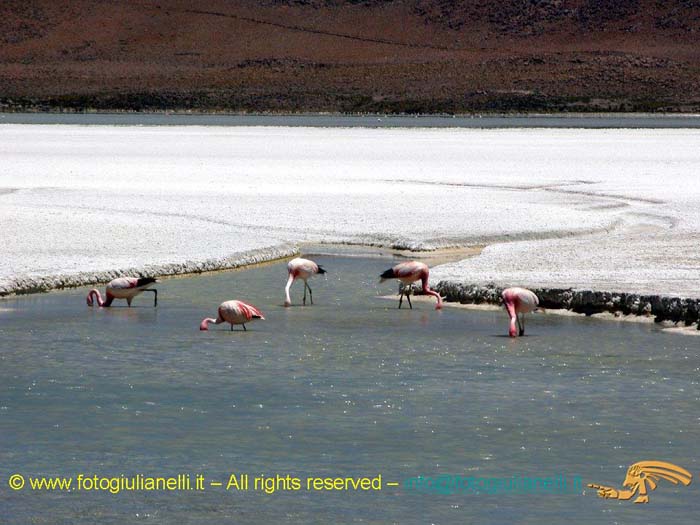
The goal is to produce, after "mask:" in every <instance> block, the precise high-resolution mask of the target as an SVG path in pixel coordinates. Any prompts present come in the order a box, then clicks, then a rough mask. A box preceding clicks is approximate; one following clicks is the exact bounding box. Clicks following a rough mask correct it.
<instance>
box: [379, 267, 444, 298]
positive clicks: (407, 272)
mask: <svg viewBox="0 0 700 525" xmlns="http://www.w3.org/2000/svg"><path fill="white" fill-rule="evenodd" d="M379 277H380V278H381V281H380V282H384V281H386V280H387V279H398V280H399V281H401V283H402V284H403V285H404V286H403V287H402V288H401V294H400V295H399V308H401V303H402V302H403V296H404V295H405V296H406V299H408V306H410V307H411V309H413V305H412V304H411V297H410V296H409V294H410V293H411V289H410V288H405V287H406V286H408V285H410V284H411V283H413V282H415V281H418V280H419V279H420V281H421V284H422V285H423V293H425V294H426V295H432V296H434V297H435V298H436V299H437V305H436V306H435V309H436V310H440V309H441V308H442V297H440V294H439V293H437V292H435V291H433V290H431V289H430V287H429V286H428V278H429V277H430V270H429V269H428V265H427V264H425V263H422V262H418V261H408V262H402V263H399V264H397V265H396V266H394V267H393V268H389V269H388V270H387V271H385V272H384V273H383V274H381V275H380V276H379Z"/></svg>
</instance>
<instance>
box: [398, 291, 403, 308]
mask: <svg viewBox="0 0 700 525" xmlns="http://www.w3.org/2000/svg"><path fill="white" fill-rule="evenodd" d="M401 303H403V290H401V293H400V294H399V310H401Z"/></svg>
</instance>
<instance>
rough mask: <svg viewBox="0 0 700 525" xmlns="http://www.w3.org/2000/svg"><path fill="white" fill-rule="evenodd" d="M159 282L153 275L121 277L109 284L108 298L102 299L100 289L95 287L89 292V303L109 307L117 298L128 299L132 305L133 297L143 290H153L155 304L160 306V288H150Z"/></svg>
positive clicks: (89, 304)
mask: <svg viewBox="0 0 700 525" xmlns="http://www.w3.org/2000/svg"><path fill="white" fill-rule="evenodd" d="M157 282H158V281H157V280H156V279H154V278H153V277H119V278H118V279H113V280H111V281H110V282H109V283H108V284H107V299H106V300H105V301H103V300H102V295H101V294H100V291H99V290H98V289H97V288H93V289H92V290H90V291H89V292H88V294H87V298H86V300H87V304H88V306H92V303H93V302H97V304H98V305H99V306H102V307H104V308H107V307H108V306H112V301H114V300H115V299H126V304H128V305H129V306H131V301H132V300H133V298H134V297H136V296H137V295H139V294H140V293H141V292H153V306H158V290H155V289H153V288H149V286H151V285H152V284H153V283H157Z"/></svg>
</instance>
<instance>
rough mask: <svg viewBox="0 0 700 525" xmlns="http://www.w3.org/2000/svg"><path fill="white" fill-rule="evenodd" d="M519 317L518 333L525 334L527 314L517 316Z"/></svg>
mask: <svg viewBox="0 0 700 525" xmlns="http://www.w3.org/2000/svg"><path fill="white" fill-rule="evenodd" d="M517 319H518V335H525V314H520V315H519V316H517Z"/></svg>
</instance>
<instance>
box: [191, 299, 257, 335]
mask: <svg viewBox="0 0 700 525" xmlns="http://www.w3.org/2000/svg"><path fill="white" fill-rule="evenodd" d="M256 319H263V320H264V319H265V316H264V315H263V313H262V312H261V311H260V310H258V309H257V308H256V307H255V306H253V305H252V304H248V303H244V302H243V301H236V300H232V301H225V302H223V303H221V304H220V305H219V309H218V316H217V318H216V319H214V318H212V317H207V318H205V319H202V322H201V323H200V324H199V329H200V330H209V323H214V324H221V323H229V324H230V325H231V330H233V325H235V324H240V325H243V330H246V327H245V324H246V323H248V322H251V321H255V320H256Z"/></svg>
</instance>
